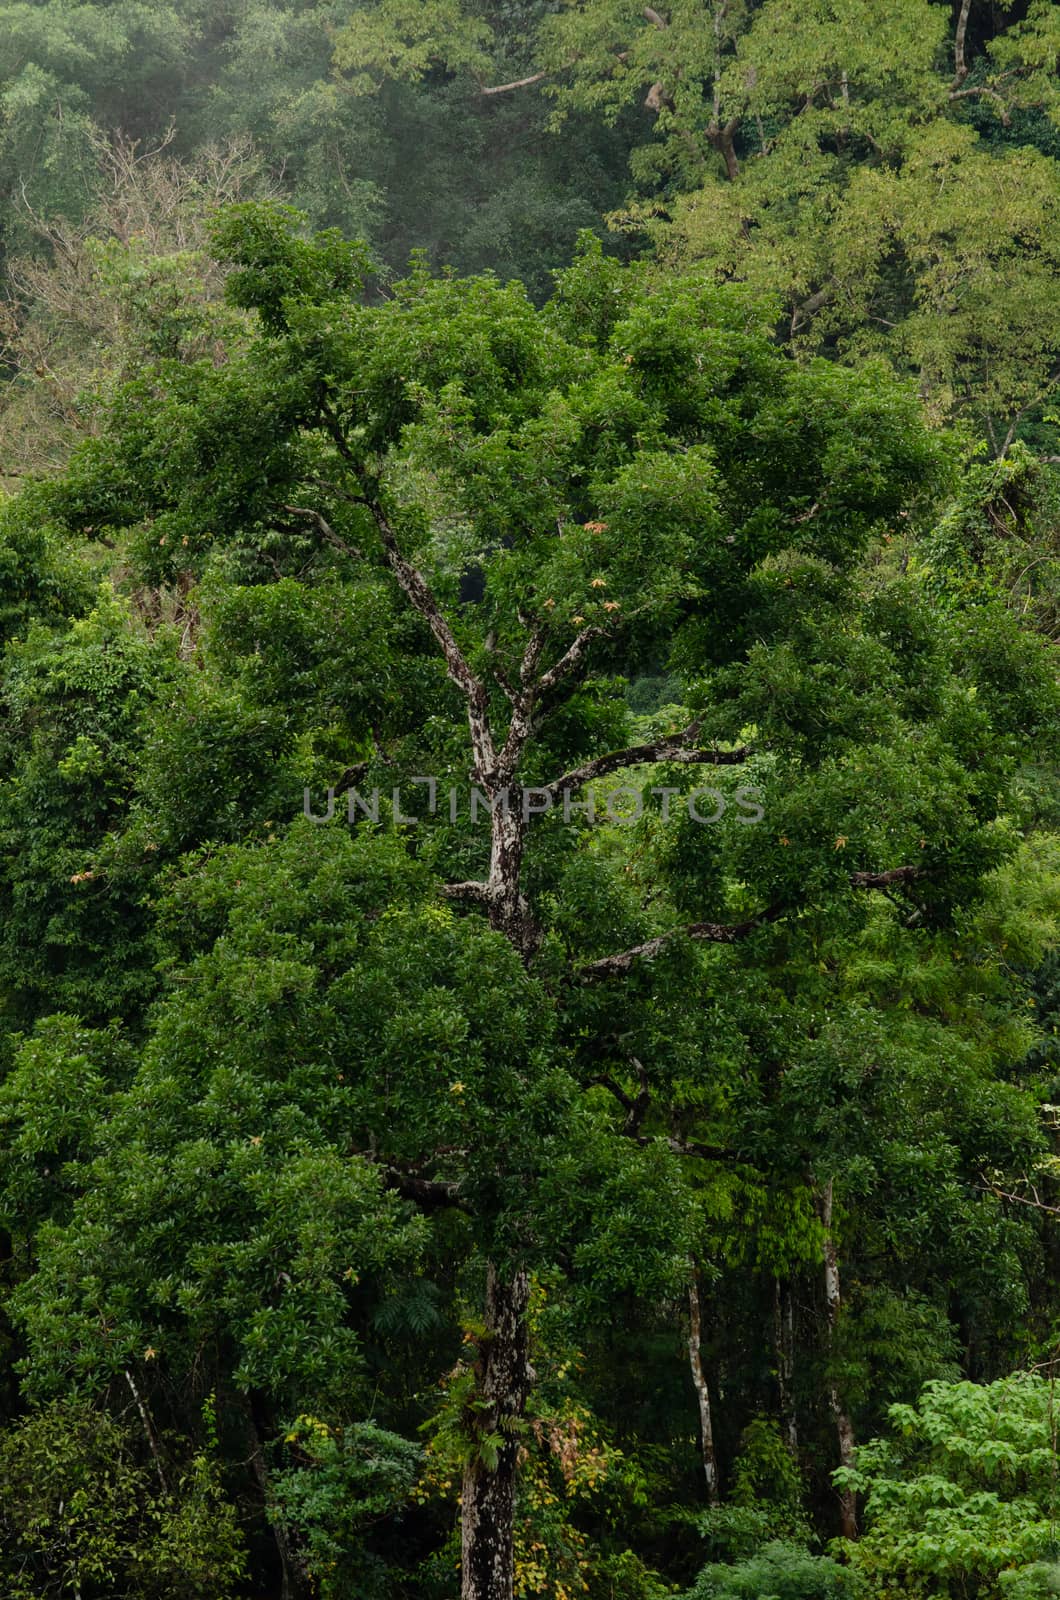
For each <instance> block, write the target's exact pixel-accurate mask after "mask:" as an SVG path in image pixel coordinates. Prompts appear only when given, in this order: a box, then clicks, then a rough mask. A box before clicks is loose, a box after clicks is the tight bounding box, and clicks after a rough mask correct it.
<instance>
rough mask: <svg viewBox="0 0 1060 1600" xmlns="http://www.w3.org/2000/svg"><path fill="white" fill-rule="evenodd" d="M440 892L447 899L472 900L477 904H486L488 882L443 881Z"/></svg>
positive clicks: (488, 888) (488, 890)
mask: <svg viewBox="0 0 1060 1600" xmlns="http://www.w3.org/2000/svg"><path fill="white" fill-rule="evenodd" d="M442 893H443V894H444V895H445V897H446V899H447V900H472V901H474V902H475V903H476V904H477V905H488V904H489V898H490V887H489V884H488V883H479V882H477V881H475V880H469V881H468V882H466V883H443V884H442Z"/></svg>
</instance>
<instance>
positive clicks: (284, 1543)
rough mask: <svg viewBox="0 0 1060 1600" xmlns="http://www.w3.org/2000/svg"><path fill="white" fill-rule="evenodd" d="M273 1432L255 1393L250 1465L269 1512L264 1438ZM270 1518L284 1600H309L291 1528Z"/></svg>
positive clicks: (250, 1417)
mask: <svg viewBox="0 0 1060 1600" xmlns="http://www.w3.org/2000/svg"><path fill="white" fill-rule="evenodd" d="M270 1431H271V1428H270V1427H269V1424H268V1422H267V1420H266V1418H265V1416H264V1406H263V1403H262V1401H261V1398H260V1396H259V1395H255V1394H251V1395H250V1396H249V1399H248V1404H247V1433H248V1435H249V1439H250V1464H251V1468H252V1470H253V1473H254V1477H255V1480H256V1482H257V1485H258V1490H259V1492H260V1494H261V1498H262V1501H263V1503H264V1506H265V1510H266V1513H268V1511H269V1510H270V1508H271V1507H272V1505H273V1497H272V1486H271V1485H270V1483H269V1473H268V1468H267V1467H266V1465H265V1450H264V1437H265V1435H266V1434H267V1433H268V1432H270ZM268 1520H269V1527H270V1530H271V1532H272V1536H273V1539H274V1540H275V1542H276V1553H277V1555H278V1556H279V1558H280V1600H308V1596H309V1582H308V1579H307V1577H306V1572H305V1568H304V1567H303V1565H302V1563H301V1561H300V1560H299V1559H298V1556H297V1554H296V1552H295V1550H294V1549H293V1548H292V1545H291V1541H290V1539H289V1538H288V1537H287V1529H286V1528H285V1527H284V1525H283V1523H282V1522H280V1521H279V1520H278V1519H276V1518H273V1517H269V1519H268Z"/></svg>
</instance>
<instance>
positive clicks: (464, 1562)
mask: <svg viewBox="0 0 1060 1600" xmlns="http://www.w3.org/2000/svg"><path fill="white" fill-rule="evenodd" d="M529 1298H530V1284H529V1279H528V1278H527V1275H526V1273H525V1272H516V1273H513V1274H512V1275H511V1277H508V1278H504V1277H502V1276H501V1275H500V1273H498V1272H497V1270H496V1269H495V1268H494V1266H493V1265H492V1263H491V1264H490V1266H489V1268H488V1272H487V1280H486V1318H485V1321H486V1334H485V1337H484V1339H483V1341H482V1346H481V1355H480V1359H479V1365H478V1399H479V1400H480V1401H482V1400H484V1401H485V1402H486V1403H487V1409H486V1410H485V1411H483V1412H482V1413H480V1416H479V1423H478V1425H479V1427H480V1428H481V1430H482V1432H483V1434H494V1435H500V1439H501V1442H500V1444H499V1446H498V1447H497V1450H496V1459H495V1461H493V1462H492V1463H488V1462H486V1461H484V1460H482V1459H481V1456H480V1454H479V1453H477V1452H476V1455H475V1457H474V1459H473V1460H471V1461H470V1462H469V1463H468V1465H467V1466H466V1467H465V1469H464V1482H463V1495H462V1515H461V1558H462V1559H461V1586H460V1594H461V1600H512V1591H513V1585H514V1578H515V1548H514V1529H515V1482H516V1473H517V1467H518V1455H519V1439H518V1434H517V1433H516V1432H515V1430H514V1429H513V1427H512V1423H513V1422H515V1421H517V1420H518V1418H520V1417H521V1416H522V1414H523V1411H524V1410H525V1408H526V1402H527V1398H528V1396H529V1394H530V1389H531V1385H532V1384H533V1381H534V1370H533V1368H532V1367H531V1365H530V1335H529V1329H528V1326H527V1320H526V1310H527V1303H528V1301H529Z"/></svg>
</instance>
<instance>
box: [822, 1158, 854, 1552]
mask: <svg viewBox="0 0 1060 1600" xmlns="http://www.w3.org/2000/svg"><path fill="white" fill-rule="evenodd" d="M817 1207H818V1213H819V1215H820V1218H821V1226H822V1227H823V1229H824V1297H825V1306H826V1310H827V1315H828V1341H829V1344H833V1343H834V1341H835V1333H836V1328H837V1326H838V1323H839V1312H840V1308H841V1306H842V1303H843V1302H842V1295H841V1293H840V1285H839V1257H838V1255H837V1254H836V1247H835V1236H834V1234H833V1233H832V1180H831V1178H829V1180H828V1182H827V1183H826V1184H825V1186H824V1188H823V1190H821V1192H820V1193H819V1194H818V1196H817ZM828 1398H829V1401H830V1403H831V1407H832V1417H833V1419H834V1421H835V1430H836V1439H837V1441H838V1444H839V1465H840V1466H841V1467H852V1466H853V1465H854V1427H853V1424H852V1422H851V1420H850V1416H849V1414H848V1413H847V1410H846V1408H845V1406H844V1405H843V1401H842V1397H841V1395H840V1393H839V1386H838V1384H837V1383H836V1381H835V1378H834V1377H833V1378H831V1379H830V1380H829V1386H828ZM839 1519H840V1526H841V1529H842V1533H843V1537H844V1539H856V1538H857V1536H858V1519H857V1496H856V1495H855V1494H854V1492H853V1490H852V1489H844V1490H843V1491H842V1492H841V1493H840V1496H839Z"/></svg>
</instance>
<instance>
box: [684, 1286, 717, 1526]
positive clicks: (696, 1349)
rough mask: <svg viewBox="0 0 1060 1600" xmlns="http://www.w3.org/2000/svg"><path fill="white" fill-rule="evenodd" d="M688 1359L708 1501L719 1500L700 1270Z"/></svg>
mask: <svg viewBox="0 0 1060 1600" xmlns="http://www.w3.org/2000/svg"><path fill="white" fill-rule="evenodd" d="M688 1313H689V1317H688V1360H689V1365H690V1366H691V1368H692V1382H693V1383H694V1384H695V1388H696V1398H697V1399H698V1401H699V1439H700V1447H701V1449H702V1452H703V1476H704V1478H705V1479H706V1481H707V1505H708V1506H713V1505H717V1503H718V1458H717V1456H716V1455H715V1453H714V1422H713V1418H712V1417H711V1414H710V1390H709V1388H708V1387H707V1379H706V1374H705V1373H704V1371H703V1353H702V1351H701V1349H700V1338H701V1334H702V1313H701V1307H700V1300H699V1271H698V1269H695V1270H693V1273H692V1278H691V1281H690V1283H689V1285H688Z"/></svg>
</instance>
